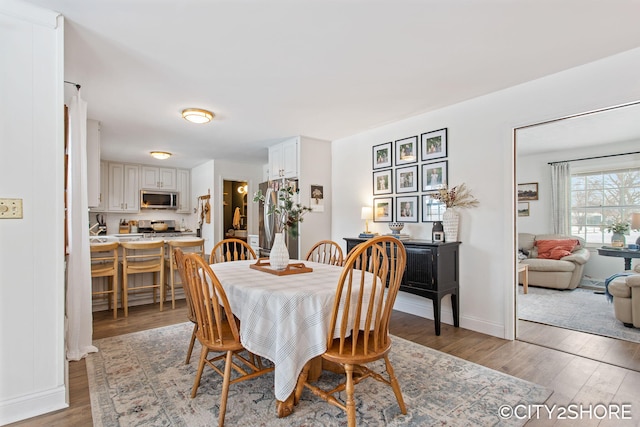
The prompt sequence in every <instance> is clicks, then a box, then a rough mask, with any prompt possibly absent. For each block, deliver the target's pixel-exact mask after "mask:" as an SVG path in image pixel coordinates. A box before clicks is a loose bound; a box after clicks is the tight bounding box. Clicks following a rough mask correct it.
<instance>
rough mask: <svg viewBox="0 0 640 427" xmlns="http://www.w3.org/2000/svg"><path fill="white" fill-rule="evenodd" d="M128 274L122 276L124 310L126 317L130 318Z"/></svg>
mask: <svg viewBox="0 0 640 427" xmlns="http://www.w3.org/2000/svg"><path fill="white" fill-rule="evenodd" d="M128 276H129V275H128V274H126V273H123V274H122V308H124V317H127V316H129V301H128V299H129V280H128Z"/></svg>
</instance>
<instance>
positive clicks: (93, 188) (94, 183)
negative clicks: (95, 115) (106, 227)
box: [87, 120, 106, 210]
mask: <svg viewBox="0 0 640 427" xmlns="http://www.w3.org/2000/svg"><path fill="white" fill-rule="evenodd" d="M100 178H101V174H100V122H98V121H97V120H87V201H88V202H89V203H88V205H89V207H90V208H95V210H97V209H98V208H99V206H100V205H101V199H104V196H106V194H102V193H101V181H100Z"/></svg>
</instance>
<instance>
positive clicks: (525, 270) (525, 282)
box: [518, 263, 529, 294]
mask: <svg viewBox="0 0 640 427" xmlns="http://www.w3.org/2000/svg"><path fill="white" fill-rule="evenodd" d="M520 273H522V290H523V292H524V293H525V294H526V293H527V292H529V264H522V263H518V277H519V276H520Z"/></svg>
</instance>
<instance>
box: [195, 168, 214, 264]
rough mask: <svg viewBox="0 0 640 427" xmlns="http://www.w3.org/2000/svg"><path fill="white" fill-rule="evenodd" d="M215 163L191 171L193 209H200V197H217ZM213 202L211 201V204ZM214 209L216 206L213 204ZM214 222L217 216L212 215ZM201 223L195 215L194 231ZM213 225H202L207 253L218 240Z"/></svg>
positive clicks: (197, 215)
mask: <svg viewBox="0 0 640 427" xmlns="http://www.w3.org/2000/svg"><path fill="white" fill-rule="evenodd" d="M214 163H215V162H214V161H213V160H210V161H208V162H206V163H203V164H201V165H199V166H196V167H195V168H193V169H191V203H192V207H193V208H196V209H197V208H198V202H197V201H198V197H199V196H204V195H206V194H208V193H211V197H212V198H213V197H214V196H215V193H214V190H215V184H214V166H215V165H214ZM211 202H212V200H210V201H209V203H211ZM211 206H212V209H213V207H214V204H213V203H211ZM211 217H212V221H213V219H214V218H215V215H213V214H212V215H211ZM199 221H200V217H199V213H198V214H194V215H193V222H194V230H195V229H197V228H198V222H199ZM213 230H214V226H213V224H207V223H206V222H203V225H202V237H203V238H204V245H205V246H204V250H205V253H209V252H211V249H213V245H214V244H215V242H216V240H215V239H214V235H213Z"/></svg>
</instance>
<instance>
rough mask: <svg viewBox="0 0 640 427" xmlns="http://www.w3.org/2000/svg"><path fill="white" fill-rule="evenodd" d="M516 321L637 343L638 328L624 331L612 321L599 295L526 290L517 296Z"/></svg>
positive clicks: (580, 291) (582, 291) (610, 306)
mask: <svg viewBox="0 0 640 427" xmlns="http://www.w3.org/2000/svg"><path fill="white" fill-rule="evenodd" d="M518 318H519V319H522V320H529V321H531V322H536V323H543V324H545V325H551V326H557V327H560V328H566V329H572V330H575V331H581V332H587V333H591V334H597V335H602V336H605V337H611V338H619V339H623V340H627V341H632V342H637V343H640V329H638V328H628V327H626V326H624V325H623V324H622V322H621V321H619V320H618V319H616V316H615V314H614V312H613V304H612V303H610V302H609V301H607V298H606V297H605V295H604V294H603V293H596V292H594V291H593V290H590V289H581V288H576V289H573V290H558V289H547V288H537V287H531V286H530V287H529V291H528V293H527V294H523V293H522V287H520V289H519V293H518Z"/></svg>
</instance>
